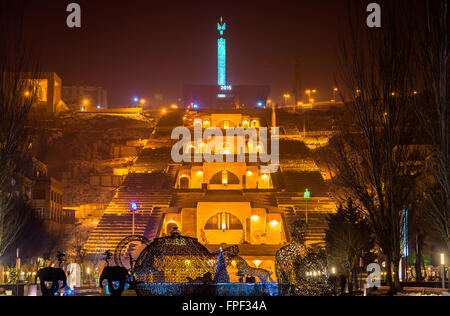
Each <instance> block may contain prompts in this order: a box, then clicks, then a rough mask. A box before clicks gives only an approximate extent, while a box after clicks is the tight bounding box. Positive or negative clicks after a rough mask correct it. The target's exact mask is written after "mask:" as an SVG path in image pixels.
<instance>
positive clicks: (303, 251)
mask: <svg viewBox="0 0 450 316" xmlns="http://www.w3.org/2000/svg"><path fill="white" fill-rule="evenodd" d="M307 230H308V225H307V224H306V222H305V221H296V222H294V223H293V224H292V225H291V236H292V242H291V243H290V244H289V245H287V246H285V247H283V248H281V249H280V250H278V251H277V254H276V256H275V273H276V275H277V280H278V290H279V293H280V295H293V294H294V290H295V286H296V285H297V277H296V273H295V265H296V263H297V262H299V261H300V260H302V259H304V258H305V257H306V256H307V254H308V250H307V248H306V246H305V237H306V232H307Z"/></svg>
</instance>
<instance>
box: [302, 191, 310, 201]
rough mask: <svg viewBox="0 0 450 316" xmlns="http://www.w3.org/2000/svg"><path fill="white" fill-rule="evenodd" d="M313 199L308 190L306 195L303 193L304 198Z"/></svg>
mask: <svg viewBox="0 0 450 316" xmlns="http://www.w3.org/2000/svg"><path fill="white" fill-rule="evenodd" d="M310 197H311V192H309V190H308V189H306V190H305V193H303V198H305V199H309V198H310Z"/></svg>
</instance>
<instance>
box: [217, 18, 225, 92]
mask: <svg viewBox="0 0 450 316" xmlns="http://www.w3.org/2000/svg"><path fill="white" fill-rule="evenodd" d="M217 30H218V31H219V39H218V40H217V84H218V85H219V86H226V85H227V79H226V67H227V44H226V39H225V38H224V37H223V33H224V31H225V30H226V24H225V22H223V18H222V17H220V22H219V23H217Z"/></svg>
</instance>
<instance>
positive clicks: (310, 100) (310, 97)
mask: <svg viewBox="0 0 450 316" xmlns="http://www.w3.org/2000/svg"><path fill="white" fill-rule="evenodd" d="M316 92H317V90H306V94H307V95H308V103H309V105H312V102H314V99H313V98H312V95H313V94H315V93H316Z"/></svg>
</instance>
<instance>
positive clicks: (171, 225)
mask: <svg viewBox="0 0 450 316" xmlns="http://www.w3.org/2000/svg"><path fill="white" fill-rule="evenodd" d="M176 227H178V225H177V223H176V222H175V221H170V222H169V223H167V225H166V233H167V235H170V234H171V233H172V232H173V231H174V229H175V228H176Z"/></svg>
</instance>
